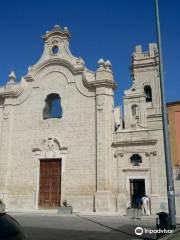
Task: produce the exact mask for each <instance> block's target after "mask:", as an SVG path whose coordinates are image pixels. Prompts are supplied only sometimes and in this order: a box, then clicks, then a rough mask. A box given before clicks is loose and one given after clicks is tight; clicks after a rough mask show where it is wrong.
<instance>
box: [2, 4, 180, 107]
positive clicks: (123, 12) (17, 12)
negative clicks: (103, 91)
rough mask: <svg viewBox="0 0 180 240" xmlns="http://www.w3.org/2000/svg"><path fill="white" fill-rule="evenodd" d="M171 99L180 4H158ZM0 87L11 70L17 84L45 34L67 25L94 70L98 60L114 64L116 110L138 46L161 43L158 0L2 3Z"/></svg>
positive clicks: (176, 87)
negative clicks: (157, 28) (156, 13)
mask: <svg viewBox="0 0 180 240" xmlns="http://www.w3.org/2000/svg"><path fill="white" fill-rule="evenodd" d="M159 2H160V15H161V28H162V40H163V56H164V71H165V84H166V100H167V101H168V102H169V101H176V100H180V84H179V81H180V1H179V0H173V1H170V0H159ZM0 4H1V6H0V29H1V34H0V84H1V85H2V84H4V83H5V82H6V80H7V77H8V74H9V72H10V70H12V69H13V70H15V71H16V75H17V77H18V79H19V78H20V76H22V75H25V74H26V72H27V67H28V66H29V65H32V64H34V63H36V61H37V60H38V59H39V57H40V56H41V53H42V50H43V42H42V39H41V36H42V34H44V33H45V31H46V30H51V28H52V27H53V25H55V24H60V25H61V26H63V27H64V26H67V27H68V28H69V29H70V31H71V33H72V39H71V45H70V49H71V52H72V53H73V54H74V55H75V56H81V57H83V59H84V60H85V62H86V66H87V67H88V68H89V69H91V70H95V69H96V67H97V60H98V59H99V58H102V57H103V58H104V59H109V60H110V61H111V62H112V65H113V71H114V76H115V79H116V81H117V82H118V90H117V91H116V97H115V102H116V105H118V104H120V103H121V98H122V96H123V91H124V90H125V89H127V88H129V87H130V84H131V80H130V74H129V70H128V67H129V65H130V57H131V54H132V52H133V49H134V46H135V45H137V44H141V45H142V46H143V49H144V50H147V48H148V43H149V42H156V33H155V16H154V0H31V1H30V0H26V1H25V0H14V1H12V0H1V2H0Z"/></svg>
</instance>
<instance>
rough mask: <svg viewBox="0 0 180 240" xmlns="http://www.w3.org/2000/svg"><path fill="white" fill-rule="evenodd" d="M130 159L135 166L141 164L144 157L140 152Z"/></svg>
mask: <svg viewBox="0 0 180 240" xmlns="http://www.w3.org/2000/svg"><path fill="white" fill-rule="evenodd" d="M130 160H131V163H132V164H133V166H139V164H140V163H142V157H141V156H140V155H139V154H133V155H132V156H131V158H130Z"/></svg>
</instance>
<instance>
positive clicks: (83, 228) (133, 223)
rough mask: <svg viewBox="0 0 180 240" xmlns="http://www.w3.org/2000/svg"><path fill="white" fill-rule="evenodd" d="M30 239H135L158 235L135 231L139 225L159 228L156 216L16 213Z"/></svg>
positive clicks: (16, 217)
mask: <svg viewBox="0 0 180 240" xmlns="http://www.w3.org/2000/svg"><path fill="white" fill-rule="evenodd" d="M10 215H11V216H13V217H14V218H15V219H16V220H17V221H18V222H19V223H20V224H21V225H22V227H23V230H24V232H25V234H26V236H27V237H28V239H29V240H59V239H60V240H81V239H82V240H101V239H102V240H109V239H110V240H119V239H121V240H126V239H129V240H135V239H156V235H155V234H154V235H153V234H149V235H147V234H146V235H144V234H143V235H141V236H136V235H135V228H136V227H137V226H140V227H144V228H151V229H154V228H155V221H154V220H152V219H151V220H148V219H147V220H143V221H142V220H132V219H129V218H127V217H122V216H78V215H68V216H60V215H57V214H51V215H50V214H30V213H28V214H25V213H18V214H17V213H13V214H10Z"/></svg>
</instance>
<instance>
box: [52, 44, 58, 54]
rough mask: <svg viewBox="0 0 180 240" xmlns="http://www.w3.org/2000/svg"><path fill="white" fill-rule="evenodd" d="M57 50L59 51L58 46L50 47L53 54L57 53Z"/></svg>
mask: <svg viewBox="0 0 180 240" xmlns="http://www.w3.org/2000/svg"><path fill="white" fill-rule="evenodd" d="M58 52H59V48H58V46H54V47H53V48H52V53H53V55H57V54H58Z"/></svg>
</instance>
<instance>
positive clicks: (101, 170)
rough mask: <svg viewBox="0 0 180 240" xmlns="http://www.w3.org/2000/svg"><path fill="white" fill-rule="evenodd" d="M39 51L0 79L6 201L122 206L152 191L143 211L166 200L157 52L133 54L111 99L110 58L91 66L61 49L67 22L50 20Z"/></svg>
mask: <svg viewBox="0 0 180 240" xmlns="http://www.w3.org/2000/svg"><path fill="white" fill-rule="evenodd" d="M43 39H44V52H43V54H42V57H41V58H40V59H39V61H38V62H37V63H36V64H35V65H33V66H30V67H29V69H28V73H27V75H25V76H24V77H22V79H21V81H16V76H15V74H14V72H12V73H11V74H10V75H9V79H8V81H7V84H6V85H5V86H3V87H1V88H0V135H1V146H0V194H1V196H0V197H1V198H3V201H4V202H5V203H6V206H7V209H25V210H26V209H41V208H57V207H58V206H61V205H62V204H63V202H64V201H67V202H68V203H69V204H70V205H71V206H72V208H73V211H74V212H82V211H86V212H93V211H96V212H115V211H117V212H119V213H122V214H124V213H125V212H126V207H127V202H128V201H131V204H132V205H133V204H135V200H136V198H137V197H141V196H144V195H147V196H149V197H150V203H151V204H150V205H151V206H150V210H151V214H155V213H156V212H158V211H159V210H162V209H166V208H167V197H166V174H165V161H164V149H163V132H162V117H161V98H160V86H159V68H158V64H159V62H158V52H157V47H156V44H149V51H148V52H143V51H142V49H141V46H136V48H135V52H134V53H133V55H132V62H131V76H132V87H131V88H130V89H128V90H126V91H125V95H124V98H123V105H124V108H123V111H124V114H123V115H122V109H120V108H119V107H114V90H115V88H116V83H115V80H114V78H113V73H112V65H111V62H110V61H109V60H107V61H104V60H103V59H100V60H99V61H98V65H99V66H98V68H97V70H96V71H95V72H92V71H90V70H88V69H87V68H86V66H85V64H84V61H83V59H81V58H77V57H74V56H73V55H72V54H71V52H70V50H69V39H70V32H69V30H68V29H67V28H66V27H65V28H64V29H61V28H60V27H59V26H54V28H53V29H52V30H51V31H47V32H46V34H45V35H44V36H43Z"/></svg>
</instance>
